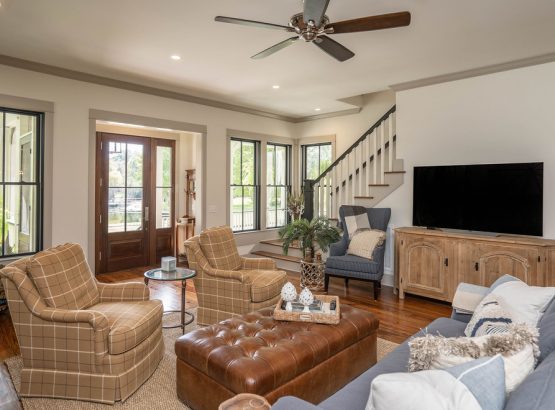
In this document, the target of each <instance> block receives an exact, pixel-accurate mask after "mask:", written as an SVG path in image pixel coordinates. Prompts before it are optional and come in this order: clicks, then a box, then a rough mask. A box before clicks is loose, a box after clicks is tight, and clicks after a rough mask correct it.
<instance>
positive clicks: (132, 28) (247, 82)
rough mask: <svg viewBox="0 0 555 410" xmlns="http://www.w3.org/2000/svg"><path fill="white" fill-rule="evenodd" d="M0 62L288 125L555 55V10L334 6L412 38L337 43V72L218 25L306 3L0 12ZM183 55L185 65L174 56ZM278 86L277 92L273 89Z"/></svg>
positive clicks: (84, 4) (53, 6)
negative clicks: (230, 107) (389, 91)
mask: <svg viewBox="0 0 555 410" xmlns="http://www.w3.org/2000/svg"><path fill="white" fill-rule="evenodd" d="M0 2H1V3H2V7H0V54H5V55H9V56H12V57H18V58H22V59H27V60H33V61H37V62H41V63H45V64H51V65H56V66H60V67H64V68H68V69H73V70H79V71H84V72H88V73H92V74H98V75H103V76H108V77H113V78H117V79H123V80H127V81H132V82H141V83H142V84H149V85H155V86H159V87H161V88H169V89H172V90H175V91H183V92H187V93H190V94H193V95H197V96H203V97H208V98H212V99H217V100H220V101H225V102H231V103H235V104H240V105H245V106H250V107H256V108H259V109H263V110H267V111H271V112H275V113H281V114H286V115H290V116H305V115H314V114H316V112H315V111H314V108H316V107H320V108H321V109H322V110H321V111H320V113H326V112H331V111H338V110H344V109H348V108H352V106H350V105H348V104H345V103H342V102H339V101H338V99H340V98H345V97H350V96H354V95H359V94H365V93H369V92H374V91H379V90H383V89H385V88H387V87H388V86H389V85H391V84H396V83H400V82H406V81H411V80H416V79H420V78H425V77H430V76H435V75H441V74H446V73H451V72H456V71H462V70H467V69H471V68H477V67H482V66H487V65H491V64H497V63H503V62H508V61H511V60H516V59H521V58H526V57H532V56H537V55H541V54H546V53H552V52H555V41H554V39H555V24H554V19H555V1H553V0H532V1H524V0H464V1H461V0H395V1H393V0H331V4H330V7H329V9H328V13H327V14H328V15H329V17H330V19H331V20H332V21H339V20H346V19H351V18H356V17H362V16H368V15H374V14H382V13H388V12H395V11H403V10H408V11H410V12H411V13H412V23H411V25H410V26H409V27H405V28H398V29H391V30H383V31H375V32H367V33H357V34H338V35H335V36H333V37H334V39H336V40H338V41H340V42H341V43H343V44H344V45H345V46H347V47H348V48H350V49H351V50H353V51H354V52H355V53H356V56H355V57H354V58H353V59H351V60H349V61H347V62H344V63H339V62H337V61H335V60H333V59H332V58H330V57H329V56H327V55H326V54H324V53H323V52H321V51H320V50H318V49H317V48H316V47H315V46H314V45H312V44H304V43H301V42H299V43H296V44H294V45H293V46H291V47H289V48H287V49H285V50H283V51H280V52H279V53H278V54H275V55H273V56H270V57H269V58H267V59H265V60H251V59H250V58H249V57H250V56H251V55H253V54H255V53H257V52H259V51H261V50H263V49H265V48H267V47H269V46H271V45H273V44H274V43H277V42H279V41H281V40H283V39H285V38H287V37H288V36H290V34H289V33H284V32H280V31H272V30H264V29H257V28H251V27H243V26H235V25H231V24H222V23H216V22H214V17H215V16H216V15H227V16H233V17H240V18H246V19H253V20H262V21H267V22H272V23H278V24H284V25H285V24H287V22H288V21H289V18H290V16H291V15H293V14H295V13H297V12H299V11H301V9H302V1H301V0H158V1H154V0H150V1H146V0H89V1H85V0H48V1H45V0H0ZM172 54H179V55H181V56H182V57H183V58H182V60H181V61H179V62H175V61H172V60H170V58H169V56H170V55H172ZM273 84H279V85H280V86H281V88H280V89H279V90H273V89H272V85H273Z"/></svg>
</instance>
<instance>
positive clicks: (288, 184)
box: [265, 141, 293, 229]
mask: <svg viewBox="0 0 555 410" xmlns="http://www.w3.org/2000/svg"><path fill="white" fill-rule="evenodd" d="M269 145H271V146H273V147H284V148H285V150H286V151H285V183H286V185H276V184H274V185H271V184H269V183H268V180H267V179H266V198H268V189H269V188H285V190H286V197H285V202H286V207H287V200H288V198H289V195H291V189H292V183H291V180H292V178H291V174H292V172H291V171H292V170H291V152H292V151H293V146H292V145H290V144H282V143H277V142H270V141H268V142H267V143H266V155H268V146H269ZM275 159H276V151H275V150H274V175H275V168H276V161H275ZM267 174H268V163H267V162H266V175H267ZM274 182H275V181H274ZM266 201H267V199H266ZM269 209H270V208H269V207H268V203H266V209H265V212H266V229H278V228H281V227H283V226H285V225H286V224H287V223H288V222H289V213H288V212H286V216H285V225H278V224H277V208H272V209H275V211H276V221H275V222H276V225H275V226H268V216H267V214H268V210H269ZM286 211H287V209H286Z"/></svg>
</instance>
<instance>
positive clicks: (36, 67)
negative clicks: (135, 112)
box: [0, 54, 360, 123]
mask: <svg viewBox="0 0 555 410" xmlns="http://www.w3.org/2000/svg"><path fill="white" fill-rule="evenodd" d="M0 64H1V65H5V66H8V67H14V68H19V69H22V70H28V71H34V72H37V73H42V74H48V75H53V76H56V77H62V78H67V79H70V80H76V81H82V82H86V83H91V84H97V85H103V86H107V87H112V88H119V89H122V90H127V91H133V92H138V93H142V94H149V95H154V96H157V97H163V98H169V99H173V100H179V101H185V102H188V103H193V104H199V105H204V106H207V107H213V108H220V109H223V110H228V111H235V112H240V113H243V114H251V115H256V116H259V117H266V118H272V119H275V120H280V121H285V122H289V123H300V122H305V121H313V120H317V119H320V118H331V117H340V116H343V115H351V114H354V113H358V112H360V108H355V109H349V110H343V111H336V112H330V113H326V114H319V115H311V116H306V117H291V116H287V115H282V114H277V113H273V112H269V111H264V110H258V109H256V108H250V107H245V106H242V105H236V104H230V103H225V102H221V101H217V100H212V99H209V98H203V97H197V96H194V95H190V94H186V93H181V92H176V91H170V90H167V89H164V88H157V87H151V86H147V85H142V84H137V83H133V82H128V81H123V80H117V79H114V78H110V77H103V76H99V75H95V74H89V73H85V72H82V71H76V70H70V69H67V68H62V67H58V66H53V65H49V64H43V63H38V62H35V61H31V60H24V59H21V58H16V57H11V56H8V55H3V54H0ZM355 111H356V112H355Z"/></svg>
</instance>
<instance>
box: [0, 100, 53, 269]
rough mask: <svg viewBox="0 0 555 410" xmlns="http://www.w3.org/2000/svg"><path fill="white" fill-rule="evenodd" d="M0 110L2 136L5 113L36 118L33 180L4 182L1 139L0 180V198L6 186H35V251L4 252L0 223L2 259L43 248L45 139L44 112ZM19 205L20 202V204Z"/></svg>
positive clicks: (12, 257)
mask: <svg viewBox="0 0 555 410" xmlns="http://www.w3.org/2000/svg"><path fill="white" fill-rule="evenodd" d="M0 112H2V113H3V114H4V116H3V120H2V123H1V124H0V126H1V127H2V131H3V133H2V138H3V139H4V138H5V137H6V114H21V115H27V116H34V117H35V118H36V138H35V146H34V149H35V152H36V156H35V169H36V176H35V178H36V179H35V182H23V181H20V182H6V180H5V179H6V178H5V174H6V169H5V164H6V161H5V160H6V144H5V141H3V144H2V153H1V155H2V170H0V172H1V173H2V181H0V189H2V198H6V186H19V187H23V186H35V187H36V199H37V200H36V210H35V218H36V228H35V233H36V235H35V236H36V238H35V251H33V252H20V253H13V254H6V253H5V246H4V236H5V232H4V229H5V228H4V227H5V225H4V224H2V227H0V230H1V235H2V246H1V249H0V260H4V259H14V258H20V257H25V256H30V255H34V254H36V253H37V252H40V251H42V250H43V245H44V238H43V236H44V226H43V225H44V139H45V121H46V116H45V113H44V112H38V111H30V110H23V109H15V108H8V107H0ZM20 207H21V204H20ZM2 208H3V209H0V212H3V213H4V217H5V215H6V213H5V201H4V200H2Z"/></svg>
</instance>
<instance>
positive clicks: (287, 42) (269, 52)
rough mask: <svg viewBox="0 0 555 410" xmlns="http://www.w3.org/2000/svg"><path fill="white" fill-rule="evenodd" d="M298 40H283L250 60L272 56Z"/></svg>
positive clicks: (294, 38)
mask: <svg viewBox="0 0 555 410" xmlns="http://www.w3.org/2000/svg"><path fill="white" fill-rule="evenodd" d="M298 39H299V37H291V38H288V39H287V40H284V41H282V42H281V43H277V44H274V45H273V46H272V47H270V48H267V49H266V50H264V51H261V52H260V53H258V54H255V55H253V56H252V57H251V58H254V59H255V60H259V59H261V58H264V57H268V56H271V55H272V54H274V53H277V52H278V51H279V50H283V49H284V48H285V47H289V46H290V45H291V44H293V43H295V42H296V41H297V40H298Z"/></svg>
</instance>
